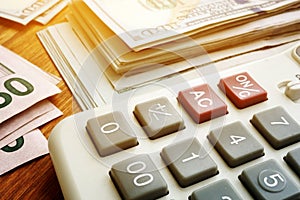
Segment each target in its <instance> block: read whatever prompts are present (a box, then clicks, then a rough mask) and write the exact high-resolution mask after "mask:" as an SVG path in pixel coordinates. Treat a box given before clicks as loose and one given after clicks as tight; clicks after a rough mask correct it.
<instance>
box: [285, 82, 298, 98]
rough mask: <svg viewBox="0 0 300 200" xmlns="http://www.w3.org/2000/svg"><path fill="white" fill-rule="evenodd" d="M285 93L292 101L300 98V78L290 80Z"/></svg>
mask: <svg viewBox="0 0 300 200" xmlns="http://www.w3.org/2000/svg"><path fill="white" fill-rule="evenodd" d="M284 94H285V95H286V96H287V97H288V98H290V99H291V100H292V101H297V100H298V99H300V80H296V81H290V82H289V83H288V84H287V85H286V87H285V91H284Z"/></svg>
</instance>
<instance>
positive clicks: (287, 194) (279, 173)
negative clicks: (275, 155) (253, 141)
mask: <svg viewBox="0 0 300 200" xmlns="http://www.w3.org/2000/svg"><path fill="white" fill-rule="evenodd" d="M239 179H240V180H241V182H242V183H243V185H244V186H245V187H246V188H247V190H248V191H249V192H250V193H251V195H252V196H253V197H254V198H255V199H267V200H273V199H299V198H300V189H299V188H298V187H297V185H296V183H294V182H293V181H292V180H291V179H290V178H289V177H288V175H287V174H286V173H285V172H284V171H283V169H282V168H281V166H280V165H279V164H278V163H277V162H276V161H275V160H268V161H265V162H263V163H260V164H257V165H254V166H252V167H249V168H247V169H246V170H244V171H243V172H242V174H241V175H240V176H239Z"/></svg>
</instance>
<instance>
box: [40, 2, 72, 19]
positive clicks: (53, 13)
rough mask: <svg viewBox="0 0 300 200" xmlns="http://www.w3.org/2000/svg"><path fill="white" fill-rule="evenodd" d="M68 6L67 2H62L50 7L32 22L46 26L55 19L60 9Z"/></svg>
mask: <svg viewBox="0 0 300 200" xmlns="http://www.w3.org/2000/svg"><path fill="white" fill-rule="evenodd" d="M67 5H68V0H62V1H60V2H58V3H57V4H55V5H54V6H53V7H51V8H50V9H49V10H47V11H46V12H44V13H43V14H41V15H39V16H38V17H36V18H35V19H34V20H35V21H37V22H39V23H41V24H43V25H46V24H47V23H48V22H49V21H50V20H51V19H52V18H53V17H55V16H56V15H57V14H58V13H59V12H60V11H61V10H62V9H64V8H65V7H66V6H67Z"/></svg>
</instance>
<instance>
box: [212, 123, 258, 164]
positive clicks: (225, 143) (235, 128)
mask: <svg viewBox="0 0 300 200" xmlns="http://www.w3.org/2000/svg"><path fill="white" fill-rule="evenodd" d="M207 137H208V139H209V141H210V142H211V144H212V145H214V147H215V148H216V150H217V151H218V152H219V154H220V155H221V156H222V158H223V159H224V160H225V161H226V163H227V164H228V165H229V166H230V167H236V166H238V165H241V164H243V163H245V162H248V161H250V160H253V159H255V158H258V157H260V156H263V155H264V148H263V146H262V145H261V144H260V143H259V142H258V141H257V140H256V139H255V138H254V137H253V136H252V135H251V134H250V133H249V131H248V130H247V129H246V127H245V126H244V125H243V124H242V123H241V122H234V123H232V124H229V125H226V126H224V127H221V128H217V129H214V130H212V131H211V132H210V133H209V135H208V136H207Z"/></svg>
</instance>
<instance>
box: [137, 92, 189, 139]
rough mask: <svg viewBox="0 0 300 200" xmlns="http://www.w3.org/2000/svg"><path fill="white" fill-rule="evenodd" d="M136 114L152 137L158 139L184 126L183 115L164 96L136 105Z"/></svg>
mask: <svg viewBox="0 0 300 200" xmlns="http://www.w3.org/2000/svg"><path fill="white" fill-rule="evenodd" d="M134 115H135V116H136V118H137V120H138V121H139V123H140V125H141V126H142V127H143V129H144V130H145V132H146V133H147V135H148V137H149V138H150V139H156V138H159V137H162V136H164V135H167V134H170V133H173V132H176V131H179V130H181V129H183V128H184V122H183V120H182V118H181V116H180V115H179V114H178V112H177V111H176V109H175V108H174V107H173V106H172V104H171V103H170V102H169V100H168V99H167V98H164V97H162V98H158V99H154V100H151V101H147V102H145V103H141V104H138V105H136V106H135V109H134Z"/></svg>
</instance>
